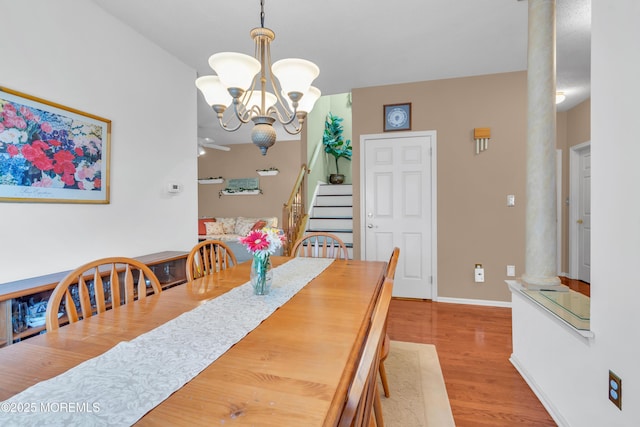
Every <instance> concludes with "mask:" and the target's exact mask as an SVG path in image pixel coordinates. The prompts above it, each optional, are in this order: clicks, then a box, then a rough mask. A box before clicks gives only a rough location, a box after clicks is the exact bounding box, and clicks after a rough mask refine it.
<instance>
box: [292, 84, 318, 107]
mask: <svg viewBox="0 0 640 427" xmlns="http://www.w3.org/2000/svg"><path fill="white" fill-rule="evenodd" d="M321 94H322V93H321V92H320V89H318V88H317V87H314V86H309V90H308V91H307V93H305V94H304V96H303V97H302V99H301V100H300V102H299V103H298V111H304V112H305V113H309V112H311V110H313V106H314V105H315V104H316V101H317V100H318V99H319V98H320V95H321Z"/></svg>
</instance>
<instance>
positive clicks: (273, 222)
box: [198, 216, 282, 263]
mask: <svg viewBox="0 0 640 427" xmlns="http://www.w3.org/2000/svg"><path fill="white" fill-rule="evenodd" d="M277 226H278V217H276V216H273V217H262V218H259V217H242V216H238V217H207V218H199V219H198V240H199V241H203V240H220V241H222V242H224V243H226V244H227V246H229V248H230V249H231V250H232V251H233V253H234V255H235V256H236V259H237V260H238V262H239V263H240V262H244V261H248V260H250V259H251V253H250V252H249V251H248V250H247V248H246V247H245V246H244V245H243V244H242V243H240V242H239V241H238V239H239V238H240V237H244V236H246V235H247V234H249V232H250V231H251V230H254V229H260V228H263V227H277ZM276 255H282V249H280V252H279V253H277V254H276Z"/></svg>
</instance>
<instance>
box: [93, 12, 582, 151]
mask: <svg viewBox="0 0 640 427" xmlns="http://www.w3.org/2000/svg"><path fill="white" fill-rule="evenodd" d="M93 1H94V2H95V3H97V4H98V5H99V6H100V7H101V8H103V9H104V10H105V11H107V12H108V13H110V14H111V15H113V16H115V17H116V18H118V19H119V20H121V21H123V22H124V23H125V24H127V25H129V26H130V27H132V28H133V29H134V30H136V31H137V32H139V33H140V34H142V35H143V36H145V37H146V38H148V39H149V40H151V41H153V42H154V43H156V44H157V45H159V46H160V47H162V48H163V49H165V50H166V51H168V52H169V53H171V54H172V55H174V56H176V57H177V58H179V59H180V60H181V61H183V62H184V63H185V64H187V65H188V66H190V67H192V68H194V69H195V70H196V71H197V74H198V75H207V74H213V72H212V70H211V69H210V68H209V66H208V62H207V61H208V58H209V56H210V55H211V54H213V53H216V52H223V51H235V52H242V53H246V54H249V55H251V54H253V41H252V40H251V38H250V36H249V31H250V30H251V29H252V28H254V27H259V26H260V2H259V0H215V1H214V0H135V1H131V0H93ZM264 11H265V23H264V25H265V27H268V28H271V29H272V30H274V31H275V33H276V38H275V40H274V42H273V43H272V46H271V53H272V57H273V61H276V60H278V59H283V58H289V57H298V58H304V59H308V60H310V61H313V62H315V63H316V64H317V65H318V66H319V67H320V76H319V77H318V78H317V79H316V80H315V81H314V86H316V87H318V88H319V89H320V90H321V91H322V94H323V95H331V94H337V93H344V92H350V91H351V90H352V89H353V88H360V87H369V86H380V85H388V84H397V83H407V82H416V81H425V80H437V79H445V78H454V77H465V76H474V75H483V74H493V73H502V72H511V71H521V70H526V67H527V1H521V0H458V1H451V0H398V1H393V2H391V1H381V0H349V1H345V0H322V1H300V0H264ZM556 21H557V47H556V52H557V53H556V57H557V60H556V62H557V65H556V68H557V84H556V85H557V89H558V91H563V92H564V93H565V94H566V96H567V100H566V101H565V102H563V103H562V104H559V105H558V110H559V111H564V110H567V109H570V108H572V107H573V106H575V105H577V104H579V103H580V102H582V101H584V100H585V99H587V98H589V96H590V56H591V55H590V52H591V0H557V2H556ZM243 128H245V129H241V130H240V131H238V132H233V133H227V132H224V131H222V130H221V129H219V126H218V125H217V121H216V118H215V114H214V112H213V111H212V110H211V108H210V107H209V106H208V105H207V104H206V103H205V102H204V100H203V98H202V96H201V95H198V136H200V137H209V138H213V139H214V140H215V142H216V143H217V144H223V145H228V144H234V143H246V142H248V141H250V137H249V134H250V129H249V128H250V126H243ZM285 135H286V134H285ZM296 138H297V137H296ZM278 139H291V137H290V136H288V135H287V136H286V137H285V136H282V135H280V133H278Z"/></svg>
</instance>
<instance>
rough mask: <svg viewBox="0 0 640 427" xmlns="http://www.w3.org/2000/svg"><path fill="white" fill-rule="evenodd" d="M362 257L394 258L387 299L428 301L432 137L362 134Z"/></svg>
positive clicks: (432, 282)
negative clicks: (390, 295) (397, 253)
mask: <svg viewBox="0 0 640 427" xmlns="http://www.w3.org/2000/svg"><path fill="white" fill-rule="evenodd" d="M360 141H361V160H362V161H361V165H362V168H361V169H362V171H361V178H362V180H361V182H362V186H363V187H362V188H361V193H360V194H361V195H362V197H361V215H362V218H361V236H362V246H361V247H362V249H363V254H362V258H363V259H366V260H378V261H388V260H389V256H390V255H391V251H392V250H393V248H394V247H395V246H397V247H399V248H400V257H399V259H398V266H397V269H396V274H395V282H394V287H393V296H396V297H404V298H421V299H433V297H434V289H433V288H435V278H434V276H435V255H436V254H435V249H434V242H435V226H434V221H435V143H436V133H435V131H431V132H411V133H397V134H379V135H363V136H362V137H361V139H360Z"/></svg>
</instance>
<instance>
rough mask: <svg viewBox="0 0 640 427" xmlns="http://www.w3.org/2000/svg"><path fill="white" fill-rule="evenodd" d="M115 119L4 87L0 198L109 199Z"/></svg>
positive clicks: (0, 121)
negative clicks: (112, 124) (111, 141)
mask: <svg viewBox="0 0 640 427" xmlns="http://www.w3.org/2000/svg"><path fill="white" fill-rule="evenodd" d="M110 138H111V121H110V120H107V119H103V118H101V117H98V116H94V115H92V114H88V113H84V112H82V111H78V110H75V109H73V108H69V107H65V106H62V105H59V104H55V103H53V102H49V101H45V100H43V99H39V98H36V97H33V96H30V95H26V94H24V93H21V92H17V91H14V90H10V89H7V88H4V87H0V201H2V202H53V203H109V152H110Z"/></svg>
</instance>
